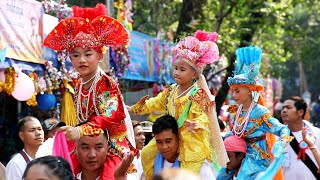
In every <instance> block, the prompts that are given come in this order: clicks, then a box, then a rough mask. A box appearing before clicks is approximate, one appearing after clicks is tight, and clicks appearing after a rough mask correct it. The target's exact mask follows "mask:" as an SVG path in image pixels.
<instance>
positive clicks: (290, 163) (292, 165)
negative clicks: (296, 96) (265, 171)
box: [282, 123, 320, 180]
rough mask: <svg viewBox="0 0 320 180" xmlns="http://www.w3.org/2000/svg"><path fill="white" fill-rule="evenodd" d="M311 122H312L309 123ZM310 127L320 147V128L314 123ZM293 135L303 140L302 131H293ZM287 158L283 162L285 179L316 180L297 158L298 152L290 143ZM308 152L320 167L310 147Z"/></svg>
mask: <svg viewBox="0 0 320 180" xmlns="http://www.w3.org/2000/svg"><path fill="white" fill-rule="evenodd" d="M308 124H310V123H308ZM309 126H311V127H308V126H306V127H308V128H310V129H312V131H313V134H314V136H315V137H316V146H317V147H318V148H320V129H319V128H316V127H314V126H312V125H309ZM292 134H293V136H294V137H295V138H296V139H297V141H298V142H300V141H301V140H302V131H298V132H292ZM287 151H288V153H286V157H285V160H284V162H283V164H282V168H283V175H284V179H285V180H316V178H315V177H314V175H313V174H312V172H311V171H310V170H309V168H308V167H307V166H306V165H305V164H304V163H303V162H302V161H301V160H298V159H297V153H296V152H295V151H294V150H293V148H292V147H291V146H290V144H288V146H287ZM306 154H308V156H309V157H310V158H311V160H312V161H313V162H314V163H315V164H316V166H317V167H318V168H319V166H318V164H317V161H316V159H315V158H314V156H313V153H312V151H311V150H310V149H307V150H306Z"/></svg>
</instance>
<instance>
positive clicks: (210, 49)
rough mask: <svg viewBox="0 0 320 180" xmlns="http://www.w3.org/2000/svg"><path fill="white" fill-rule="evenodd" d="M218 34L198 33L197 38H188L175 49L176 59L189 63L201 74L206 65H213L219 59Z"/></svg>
mask: <svg viewBox="0 0 320 180" xmlns="http://www.w3.org/2000/svg"><path fill="white" fill-rule="evenodd" d="M217 37H218V33H216V32H214V33H206V32H203V31H200V30H198V31H196V33H195V37H192V36H187V37H185V38H183V39H182V40H180V41H179V42H178V44H177V45H176V46H175V47H173V49H172V50H173V52H174V54H175V57H174V58H175V59H183V60H185V61H186V62H188V63H189V64H190V65H191V66H192V67H193V68H194V69H195V70H196V71H197V72H198V73H199V74H201V73H202V71H203V68H204V66H205V65H206V64H212V63H214V62H216V61H218V59H219V49H218V46H217V45H216V43H215V41H216V39H217Z"/></svg>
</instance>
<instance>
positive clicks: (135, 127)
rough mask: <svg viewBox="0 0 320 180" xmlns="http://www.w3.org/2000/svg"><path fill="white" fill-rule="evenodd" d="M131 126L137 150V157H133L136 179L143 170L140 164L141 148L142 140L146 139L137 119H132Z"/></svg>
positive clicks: (142, 145) (139, 177)
mask: <svg viewBox="0 0 320 180" xmlns="http://www.w3.org/2000/svg"><path fill="white" fill-rule="evenodd" d="M132 127H133V131H134V137H135V142H136V148H137V149H138V150H139V154H138V155H137V158H135V161H136V162H137V166H138V167H137V177H138V179H141V175H142V172H143V169H142V164H141V156H140V153H141V150H142V148H143V147H144V142H145V140H146V137H145V136H144V131H143V129H142V125H141V124H140V122H139V121H136V120H132Z"/></svg>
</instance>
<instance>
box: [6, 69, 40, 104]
mask: <svg viewBox="0 0 320 180" xmlns="http://www.w3.org/2000/svg"><path fill="white" fill-rule="evenodd" d="M34 92H35V88H34V84H33V81H32V79H31V78H30V77H29V76H28V75H26V74H25V73H23V72H20V73H19V74H18V77H17V78H16V80H15V83H14V90H13V91H12V94H11V95H12V96H13V97H14V98H15V99H17V100H19V101H26V100H28V99H30V98H31V97H32V95H33V94H34Z"/></svg>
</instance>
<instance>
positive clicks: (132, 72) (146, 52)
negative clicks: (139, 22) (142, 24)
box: [124, 31, 157, 82]
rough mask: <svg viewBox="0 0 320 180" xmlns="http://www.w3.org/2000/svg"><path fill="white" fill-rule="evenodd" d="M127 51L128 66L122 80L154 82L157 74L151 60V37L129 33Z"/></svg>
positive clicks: (133, 32)
mask: <svg viewBox="0 0 320 180" xmlns="http://www.w3.org/2000/svg"><path fill="white" fill-rule="evenodd" d="M128 51H129V57H130V64H129V65H128V66H127V67H126V70H125V73H124V78H126V79H132V80H140V81H150V82H155V81H156V76H157V72H156V71H155V70H156V66H155V62H154V59H153V37H152V36H148V35H146V34H142V33H138V32H135V31H131V32H130V44H129V49H128Z"/></svg>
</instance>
